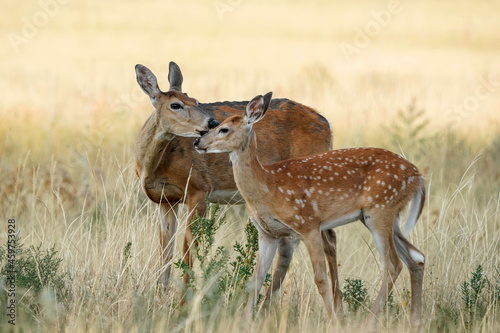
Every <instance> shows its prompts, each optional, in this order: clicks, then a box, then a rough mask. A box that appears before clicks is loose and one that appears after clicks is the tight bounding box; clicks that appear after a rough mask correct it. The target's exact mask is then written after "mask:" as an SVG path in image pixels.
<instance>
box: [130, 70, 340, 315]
mask: <svg viewBox="0 0 500 333" xmlns="http://www.w3.org/2000/svg"><path fill="white" fill-rule="evenodd" d="M135 69H136V76H137V82H138V84H139V86H140V87H141V89H142V90H143V91H144V92H145V93H146V94H147V95H148V96H149V98H150V100H151V103H152V105H153V107H154V108H155V110H154V111H153V113H152V115H151V116H150V117H149V119H148V120H147V121H146V123H145V124H144V125H143V127H142V129H141V131H140V133H139V135H138V137H137V140H136V143H135V157H136V163H135V171H136V174H137V176H138V177H139V179H140V183H141V186H142V189H143V191H144V193H145V194H146V196H147V197H148V198H149V199H150V200H151V201H152V202H154V203H156V204H158V205H159V211H160V223H159V229H160V253H161V254H160V256H161V257H160V260H161V264H162V267H163V272H162V273H161V277H160V283H161V285H162V286H163V288H166V287H167V284H168V281H169V279H170V273H171V266H172V258H173V250H174V244H175V243H174V241H175V239H174V235H175V234H176V230H177V225H178V221H177V217H178V208H179V205H180V204H183V203H185V204H186V205H187V211H188V213H189V214H188V217H187V228H186V230H185V235H184V240H183V245H182V255H183V258H184V260H185V262H186V263H187V265H188V266H189V267H192V265H193V261H192V257H191V253H190V248H191V246H192V244H193V241H194V240H193V234H192V231H191V229H190V225H191V221H192V220H193V218H194V217H195V215H198V216H203V215H204V214H205V211H206V208H207V207H206V202H205V200H206V199H207V200H208V201H209V202H219V203H223V204H241V203H244V202H243V199H242V197H241V195H239V193H238V190H237V187H236V184H235V182H234V177H233V168H232V166H231V163H230V161H229V159H228V157H227V155H226V156H224V155H200V154H198V153H197V152H196V150H195V149H194V147H193V141H194V137H199V136H200V135H201V134H203V133H205V132H206V131H208V130H209V129H210V128H213V127H215V126H217V125H218V124H219V121H222V120H223V119H226V118H228V117H230V116H233V115H235V114H240V113H241V112H242V111H244V110H245V106H246V105H247V104H248V101H245V102H216V103H206V104H203V103H199V102H198V101H197V100H196V99H194V98H191V97H189V96H188V95H187V94H186V93H183V92H182V83H183V76H182V73H181V71H180V68H179V66H178V65H177V64H176V63H174V62H170V64H169V73H168V80H169V83H170V88H169V90H168V91H167V92H162V91H161V90H160V89H159V87H158V81H157V78H156V76H155V75H154V74H153V73H152V72H151V70H149V69H148V68H147V67H145V66H142V65H137V66H136V68H135ZM269 113H270V114H272V117H269V119H268V120H267V121H262V122H261V123H260V124H259V125H257V126H255V130H256V131H257V133H259V136H260V137H261V139H260V140H259V144H260V146H261V147H262V148H260V149H259V150H258V154H259V158H261V160H262V161H264V162H266V163H272V162H276V161H280V160H285V159H289V158H292V157H298V156H306V155H310V154H314V153H319V152H323V151H327V150H330V149H331V146H332V132H331V130H330V125H329V123H328V121H327V120H326V119H325V118H324V117H323V116H321V115H320V114H319V113H318V112H316V111H315V110H313V109H312V108H309V107H307V106H304V105H302V104H300V103H297V102H294V101H291V100H288V99H276V100H274V101H273V103H271V104H270V105H269ZM324 239H325V247H327V248H328V251H329V253H331V255H330V256H329V264H331V265H330V268H331V270H330V274H331V275H332V278H334V279H336V280H337V281H338V278H337V266H336V258H335V249H334V247H335V243H336V235H335V232H334V231H333V230H326V231H325V232H324ZM296 245H297V241H296V240H288V239H283V240H281V241H280V244H279V246H278V260H277V264H276V269H275V272H274V273H273V282H272V286H271V288H270V289H269V290H268V294H267V295H266V303H267V302H268V300H269V298H270V296H271V295H272V294H273V293H275V292H276V291H277V290H278V289H279V288H280V285H281V281H283V279H284V277H285V275H286V272H287V269H288V266H289V265H290V261H291V258H292V256H293V252H294V248H295V246H296ZM188 282H189V276H188V275H185V276H184V284H185V285H187V283H188ZM337 290H340V289H337ZM335 300H336V301H335V302H336V303H335V304H336V306H337V307H340V309H341V305H342V299H341V293H340V292H337V293H336V297H335ZM340 311H341V310H340Z"/></svg>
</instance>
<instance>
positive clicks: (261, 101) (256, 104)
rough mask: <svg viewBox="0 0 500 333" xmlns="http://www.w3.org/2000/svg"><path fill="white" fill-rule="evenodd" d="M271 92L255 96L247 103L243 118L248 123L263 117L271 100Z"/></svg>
mask: <svg viewBox="0 0 500 333" xmlns="http://www.w3.org/2000/svg"><path fill="white" fill-rule="evenodd" d="M272 96H273V93H272V92H268V93H267V94H266V95H264V96H261V95H259V96H256V97H254V98H253V99H252V100H251V101H250V102H248V104H247V109H246V113H245V119H246V121H247V122H248V124H253V123H256V122H258V121H259V120H261V119H262V118H264V116H265V115H266V112H267V109H268V108H269V104H270V102H271V97H272Z"/></svg>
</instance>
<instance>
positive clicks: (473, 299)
mask: <svg viewBox="0 0 500 333" xmlns="http://www.w3.org/2000/svg"><path fill="white" fill-rule="evenodd" d="M471 275H472V276H471V278H470V280H469V281H464V282H463V283H462V286H461V289H462V301H463V304H464V308H465V311H466V313H467V315H468V317H469V325H471V324H472V323H473V322H474V321H475V320H476V319H481V318H482V317H483V316H484V315H485V313H486V309H487V307H488V303H489V302H488V291H489V290H490V281H489V280H488V278H487V277H486V275H485V274H484V272H483V267H482V266H481V265H479V266H477V268H476V270H475V271H474V272H472V273H471Z"/></svg>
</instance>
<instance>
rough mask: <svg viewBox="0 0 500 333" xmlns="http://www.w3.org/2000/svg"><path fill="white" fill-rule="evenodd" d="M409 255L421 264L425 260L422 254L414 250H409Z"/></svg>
mask: <svg viewBox="0 0 500 333" xmlns="http://www.w3.org/2000/svg"><path fill="white" fill-rule="evenodd" d="M410 256H411V258H412V259H413V260H414V261H415V262H417V263H418V264H423V263H424V262H425V258H424V256H423V255H422V254H421V253H418V252H416V251H414V250H410Z"/></svg>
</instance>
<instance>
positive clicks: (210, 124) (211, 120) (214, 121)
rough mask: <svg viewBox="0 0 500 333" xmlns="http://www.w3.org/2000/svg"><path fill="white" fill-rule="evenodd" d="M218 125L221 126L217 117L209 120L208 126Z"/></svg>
mask: <svg viewBox="0 0 500 333" xmlns="http://www.w3.org/2000/svg"><path fill="white" fill-rule="evenodd" d="M217 126H219V122H218V121H217V120H215V119H210V120H209V121H208V128H215V127H217Z"/></svg>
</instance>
